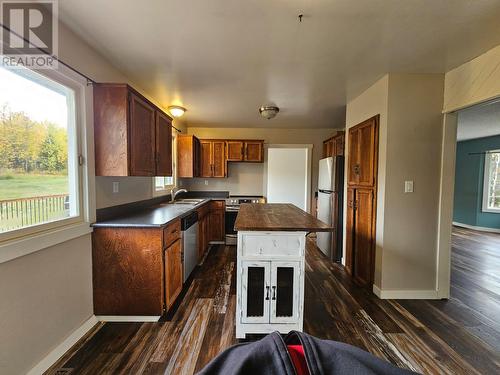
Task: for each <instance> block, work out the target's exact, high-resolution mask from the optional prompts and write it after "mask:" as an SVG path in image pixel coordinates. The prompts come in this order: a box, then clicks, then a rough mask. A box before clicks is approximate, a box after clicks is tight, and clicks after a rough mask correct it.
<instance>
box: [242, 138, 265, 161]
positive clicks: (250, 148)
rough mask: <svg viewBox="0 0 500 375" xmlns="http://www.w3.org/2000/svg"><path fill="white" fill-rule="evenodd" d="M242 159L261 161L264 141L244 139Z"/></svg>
mask: <svg viewBox="0 0 500 375" xmlns="http://www.w3.org/2000/svg"><path fill="white" fill-rule="evenodd" d="M244 151H245V153H244V156H245V158H244V160H245V161H249V162H256V163H262V162H263V161H264V142H263V141H245V150H244Z"/></svg>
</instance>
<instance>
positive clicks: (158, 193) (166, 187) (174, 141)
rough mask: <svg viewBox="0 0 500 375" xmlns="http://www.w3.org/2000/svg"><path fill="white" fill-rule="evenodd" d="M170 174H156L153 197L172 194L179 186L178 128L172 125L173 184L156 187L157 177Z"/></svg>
mask: <svg viewBox="0 0 500 375" xmlns="http://www.w3.org/2000/svg"><path fill="white" fill-rule="evenodd" d="M158 177H170V176H155V177H153V179H152V185H153V186H152V193H153V197H161V196H164V195H168V194H170V192H171V190H172V189H175V188H176V187H177V130H176V129H175V128H174V127H172V182H173V184H172V185H163V187H162V188H161V189H157V188H156V178H158Z"/></svg>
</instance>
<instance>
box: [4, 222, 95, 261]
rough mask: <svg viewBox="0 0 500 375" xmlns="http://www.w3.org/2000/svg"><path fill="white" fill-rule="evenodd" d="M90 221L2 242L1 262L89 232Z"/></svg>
mask: <svg viewBox="0 0 500 375" xmlns="http://www.w3.org/2000/svg"><path fill="white" fill-rule="evenodd" d="M91 232H92V228H91V227H90V224H89V223H78V224H73V225H70V226H64V227H60V228H57V229H53V230H48V231H45V232H42V233H37V234H33V235H29V236H26V237H23V238H17V239H14V240H11V241H7V242H5V243H2V244H0V264H1V263H5V262H8V261H11V260H13V259H16V258H19V257H22V256H25V255H28V254H31V253H34V252H37V251H40V250H43V249H46V248H48V247H51V246H54V245H57V244H60V243H62V242H66V241H69V240H72V239H74V238H78V237H81V236H84V235H86V234H89V233H91Z"/></svg>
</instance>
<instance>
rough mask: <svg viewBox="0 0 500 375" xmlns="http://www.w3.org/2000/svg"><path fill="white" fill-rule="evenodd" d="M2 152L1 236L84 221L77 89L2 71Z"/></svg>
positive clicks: (27, 72)
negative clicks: (33, 228) (72, 220)
mask: <svg viewBox="0 0 500 375" xmlns="http://www.w3.org/2000/svg"><path fill="white" fill-rule="evenodd" d="M0 150H1V151H0V233H4V232H12V231H16V230H20V229H23V228H27V227H35V226H37V228H35V229H40V228H38V226H42V225H45V227H48V226H51V227H53V226H56V225H58V224H63V223H66V222H67V221H68V220H69V219H70V218H74V217H79V216H80V213H81V209H80V197H79V190H80V189H79V174H78V151H77V150H78V148H77V134H76V114H75V92H74V90H73V89H71V88H70V87H67V86H65V85H63V84H61V83H59V82H57V81H55V80H53V79H50V78H48V76H46V75H42V74H39V73H36V72H34V71H31V70H28V69H22V70H20V69H16V70H7V69H5V68H3V67H0ZM60 221H61V222H60ZM59 222H60V223H59ZM48 223H50V225H49V224H48ZM23 233H25V232H23Z"/></svg>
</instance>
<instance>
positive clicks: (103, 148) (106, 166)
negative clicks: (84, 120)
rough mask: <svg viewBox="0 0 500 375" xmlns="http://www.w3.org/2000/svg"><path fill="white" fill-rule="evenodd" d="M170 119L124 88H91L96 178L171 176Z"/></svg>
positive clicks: (121, 85)
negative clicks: (92, 94)
mask: <svg viewBox="0 0 500 375" xmlns="http://www.w3.org/2000/svg"><path fill="white" fill-rule="evenodd" d="M171 134H172V119H171V118H170V117H169V116H168V115H167V114H165V113H164V112H163V111H162V110H160V109H159V108H158V107H156V106H155V105H154V104H153V103H151V102H150V101H148V100H147V99H146V98H144V97H143V96H142V95H141V94H139V93H138V92H137V91H136V90H134V89H133V88H132V87H130V86H128V85H126V84H108V83H100V84H95V85H94V145H95V169H96V170H95V172H96V176H171V175H172V136H171Z"/></svg>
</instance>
